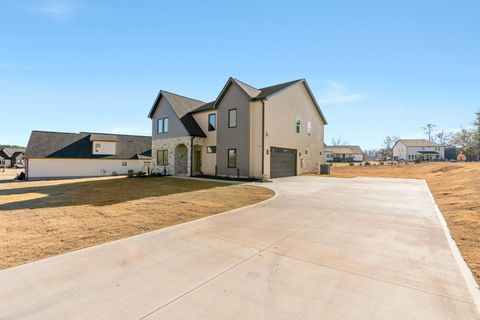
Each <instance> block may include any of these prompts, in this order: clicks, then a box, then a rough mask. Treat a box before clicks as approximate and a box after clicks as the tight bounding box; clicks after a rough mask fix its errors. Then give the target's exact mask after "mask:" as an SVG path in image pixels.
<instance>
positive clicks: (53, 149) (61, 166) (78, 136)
mask: <svg viewBox="0 0 480 320" xmlns="http://www.w3.org/2000/svg"><path fill="white" fill-rule="evenodd" d="M151 147H152V139H151V137H147V136H133V135H117V134H105V133H94V132H80V133H66V132H49V131H32V134H31V135H30V140H29V141H28V145H27V149H26V151H25V174H26V177H27V179H44V178H60V177H92V176H108V175H122V174H127V173H128V171H129V170H133V171H134V172H138V171H143V172H147V171H149V170H150V164H151Z"/></svg>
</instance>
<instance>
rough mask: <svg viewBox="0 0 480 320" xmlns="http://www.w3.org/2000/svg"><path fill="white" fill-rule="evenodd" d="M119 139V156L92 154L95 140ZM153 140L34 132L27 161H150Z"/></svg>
mask: <svg viewBox="0 0 480 320" xmlns="http://www.w3.org/2000/svg"><path fill="white" fill-rule="evenodd" d="M95 135H102V136H104V137H106V136H113V137H116V138H117V145H116V154H113V155H101V154H92V142H91V136H95ZM151 149H152V139H151V137H148V136H134V135H111V134H105V133H101V134H98V133H94V132H80V133H69V132H51V131H36V130H35V131H32V133H31V135H30V139H29V141H28V145H27V149H26V151H25V157H26V158H85V159H87V158H89V159H92V158H93V159H141V158H145V157H146V158H150V157H151Z"/></svg>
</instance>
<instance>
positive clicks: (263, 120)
mask: <svg viewBox="0 0 480 320" xmlns="http://www.w3.org/2000/svg"><path fill="white" fill-rule="evenodd" d="M265 100H267V99H266V98H263V99H262V100H260V101H261V102H262V176H263V175H264V174H265Z"/></svg>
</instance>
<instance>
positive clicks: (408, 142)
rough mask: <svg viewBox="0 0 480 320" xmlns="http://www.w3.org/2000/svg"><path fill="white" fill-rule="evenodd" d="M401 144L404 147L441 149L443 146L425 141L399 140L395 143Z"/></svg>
mask: <svg viewBox="0 0 480 320" xmlns="http://www.w3.org/2000/svg"><path fill="white" fill-rule="evenodd" d="M399 142H401V143H403V144H404V145H405V146H406V147H443V145H441V144H439V143H436V142H433V141H429V140H427V139H400V140H398V141H397V142H396V143H395V144H397V143H399Z"/></svg>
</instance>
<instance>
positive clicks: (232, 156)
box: [228, 149, 237, 168]
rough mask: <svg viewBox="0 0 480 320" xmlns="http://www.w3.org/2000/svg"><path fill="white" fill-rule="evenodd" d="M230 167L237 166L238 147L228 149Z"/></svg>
mask: <svg viewBox="0 0 480 320" xmlns="http://www.w3.org/2000/svg"><path fill="white" fill-rule="evenodd" d="M228 167H229V168H236V167H237V149H228Z"/></svg>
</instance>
